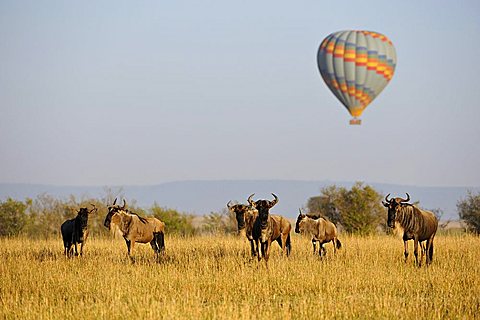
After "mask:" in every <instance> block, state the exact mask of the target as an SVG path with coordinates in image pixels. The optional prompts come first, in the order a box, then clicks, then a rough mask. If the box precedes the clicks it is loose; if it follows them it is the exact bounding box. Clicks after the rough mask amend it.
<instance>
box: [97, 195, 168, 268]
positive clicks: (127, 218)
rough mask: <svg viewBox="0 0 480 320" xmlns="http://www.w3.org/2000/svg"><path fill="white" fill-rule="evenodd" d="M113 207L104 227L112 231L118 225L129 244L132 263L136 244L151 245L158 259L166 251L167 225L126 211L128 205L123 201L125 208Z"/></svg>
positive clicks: (110, 208)
mask: <svg viewBox="0 0 480 320" xmlns="http://www.w3.org/2000/svg"><path fill="white" fill-rule="evenodd" d="M116 202H117V199H115V201H114V202H113V205H111V206H109V207H108V213H107V216H106V217H105V222H104V223H103V225H104V226H105V227H106V228H108V229H109V230H110V228H111V227H113V224H116V225H117V226H118V228H119V229H120V232H121V233H122V236H123V238H124V239H125V243H126V244H127V250H128V256H129V257H130V259H131V260H132V261H134V258H133V248H134V246H135V242H138V243H150V245H151V246H152V249H153V250H154V251H155V255H156V257H157V259H158V255H159V253H163V252H164V251H165V234H164V233H165V223H163V222H162V221H160V220H159V219H157V218H143V217H140V216H139V215H138V214H136V213H133V212H130V211H129V210H128V209H126V206H127V203H126V201H125V200H123V206H122V207H120V205H115V203H116Z"/></svg>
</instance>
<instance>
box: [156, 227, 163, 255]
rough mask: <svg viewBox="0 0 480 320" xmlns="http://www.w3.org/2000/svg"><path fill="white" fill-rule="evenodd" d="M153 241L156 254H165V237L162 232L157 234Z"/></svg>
mask: <svg viewBox="0 0 480 320" xmlns="http://www.w3.org/2000/svg"><path fill="white" fill-rule="evenodd" d="M155 240H156V241H157V247H158V252H160V253H163V252H165V235H164V234H163V232H158V233H157V235H156V236H155Z"/></svg>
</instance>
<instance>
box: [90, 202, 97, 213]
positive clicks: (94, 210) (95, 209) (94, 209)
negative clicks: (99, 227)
mask: <svg viewBox="0 0 480 320" xmlns="http://www.w3.org/2000/svg"><path fill="white" fill-rule="evenodd" d="M90 205H91V206H92V207H93V209H92V210H90V213H92V212H97V207H95V204H94V203H90Z"/></svg>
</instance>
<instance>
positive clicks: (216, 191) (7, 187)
mask: <svg viewBox="0 0 480 320" xmlns="http://www.w3.org/2000/svg"><path fill="white" fill-rule="evenodd" d="M333 184H335V185H337V186H343V187H351V186H352V185H353V184H354V183H353V182H333V181H298V180H215V181H178V182H168V183H162V184H158V185H148V186H122V187H119V186H112V187H109V189H110V190H112V191H113V192H118V191H119V190H120V191H121V194H123V195H125V197H126V199H127V201H132V200H136V202H137V205H139V206H142V207H149V206H151V205H152V204H153V203H154V202H156V203H157V204H159V205H160V206H162V207H169V208H174V209H177V210H179V211H182V212H188V213H193V214H197V215H203V214H208V213H210V212H218V211H220V210H222V209H223V208H225V205H226V203H227V202H228V201H229V200H233V201H239V202H246V200H247V197H248V196H249V195H250V194H251V193H255V198H256V199H258V198H271V195H270V193H271V192H273V193H275V194H276V195H277V196H278V197H279V203H278V204H277V206H276V207H275V210H274V211H275V213H279V214H282V215H285V216H287V217H290V218H294V217H296V216H297V213H298V208H299V207H303V206H305V204H306V202H307V200H308V199H309V198H310V197H312V196H316V195H319V194H320V190H321V189H322V188H324V187H326V186H330V185H333ZM366 184H369V185H371V186H372V187H374V188H375V189H376V190H377V191H378V192H380V193H382V194H387V193H391V194H392V195H395V196H397V195H398V196H402V197H403V196H405V192H408V193H409V194H410V195H411V197H412V201H420V206H421V207H423V208H428V209H435V208H439V209H442V210H443V211H444V213H445V215H444V217H443V219H458V214H457V210H456V204H457V201H458V200H460V199H462V198H464V197H465V196H466V194H467V191H468V190H472V191H473V192H480V187H420V186H403V185H395V184H383V183H366ZM106 190H107V188H106V187H99V186H92V187H88V186H86V187H79V186H51V185H38V184H8V183H3V184H1V183H0V199H2V200H4V199H6V198H7V197H11V198H14V199H17V200H24V199H25V198H27V197H28V198H35V197H37V196H38V195H40V194H48V195H51V196H53V197H56V198H60V199H66V198H67V197H68V196H70V195H74V196H75V197H77V198H84V197H92V198H102V197H104V196H105V195H106Z"/></svg>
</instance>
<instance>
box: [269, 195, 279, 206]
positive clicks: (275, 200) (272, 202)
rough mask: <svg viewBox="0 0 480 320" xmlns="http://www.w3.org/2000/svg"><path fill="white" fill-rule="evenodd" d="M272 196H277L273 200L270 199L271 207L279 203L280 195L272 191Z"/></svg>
mask: <svg viewBox="0 0 480 320" xmlns="http://www.w3.org/2000/svg"><path fill="white" fill-rule="evenodd" d="M272 196H273V197H274V198H275V199H274V200H273V201H270V208H271V207H273V206H274V205H276V204H277V202H278V197H277V196H276V195H275V193H272Z"/></svg>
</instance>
